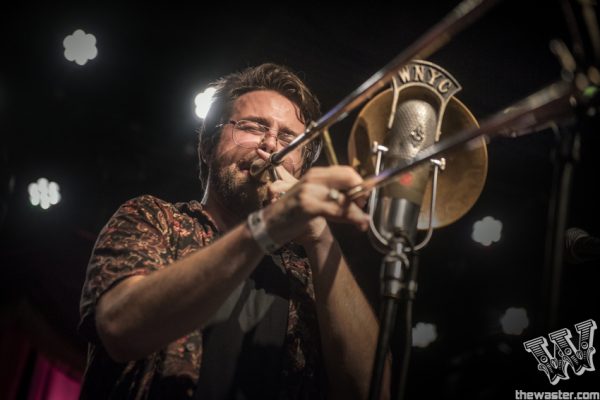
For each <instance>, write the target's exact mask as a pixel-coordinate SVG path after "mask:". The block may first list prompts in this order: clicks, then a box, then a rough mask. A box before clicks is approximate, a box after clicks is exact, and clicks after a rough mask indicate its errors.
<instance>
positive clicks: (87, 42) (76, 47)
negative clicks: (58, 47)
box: [63, 29, 98, 65]
mask: <svg viewBox="0 0 600 400" xmlns="http://www.w3.org/2000/svg"><path fill="white" fill-rule="evenodd" d="M63 46H64V48H65V58H66V59H67V60H69V61H73V62H75V63H77V64H79V65H85V63H87V62H88V61H89V60H93V59H94V58H96V56H97V55H98V49H97V48H96V37H95V36H94V35H92V34H91V33H85V32H84V31H82V30H81V29H77V30H76V31H75V32H73V34H72V35H69V36H67V37H66V38H65V40H63Z"/></svg>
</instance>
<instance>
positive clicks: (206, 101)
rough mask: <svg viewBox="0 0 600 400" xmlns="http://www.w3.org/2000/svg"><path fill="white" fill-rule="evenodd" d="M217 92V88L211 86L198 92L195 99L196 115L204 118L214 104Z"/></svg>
mask: <svg viewBox="0 0 600 400" xmlns="http://www.w3.org/2000/svg"><path fill="white" fill-rule="evenodd" d="M214 94H215V88H214V87H209V88H207V89H206V90H205V91H204V92H202V93H200V94H198V95H197V96H196V98H195V99H194V103H195V104H196V116H198V118H200V119H204V118H205V117H206V114H207V113H208V109H209V108H210V105H211V104H212V97H213V95H214Z"/></svg>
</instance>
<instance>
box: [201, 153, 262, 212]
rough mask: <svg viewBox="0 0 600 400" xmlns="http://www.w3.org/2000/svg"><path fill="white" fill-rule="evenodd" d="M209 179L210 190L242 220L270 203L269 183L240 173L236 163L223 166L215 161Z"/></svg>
mask: <svg viewBox="0 0 600 400" xmlns="http://www.w3.org/2000/svg"><path fill="white" fill-rule="evenodd" d="M209 181H210V189H209V190H211V191H213V192H214V194H216V195H217V197H218V198H219V200H220V202H221V204H222V205H223V206H225V207H226V208H228V211H229V212H231V213H232V214H234V215H235V216H236V217H237V218H238V219H240V220H243V219H244V218H246V217H247V216H248V214H250V213H251V212H253V211H256V210H258V209H259V208H262V207H264V206H266V205H267V204H268V201H269V200H268V189H267V185H266V184H265V183H263V182H261V181H260V180H258V179H254V178H253V177H251V176H248V175H242V174H239V167H238V166H237V165H236V164H231V165H228V166H226V167H223V166H220V165H218V162H216V163H213V165H212V168H211V171H210V172H209Z"/></svg>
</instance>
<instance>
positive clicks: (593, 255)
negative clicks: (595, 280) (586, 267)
mask: <svg viewBox="0 0 600 400" xmlns="http://www.w3.org/2000/svg"><path fill="white" fill-rule="evenodd" d="M564 256H565V261H566V262H568V263H569V264H581V263H585V262H588V261H594V260H600V238H597V237H593V236H590V234H589V233H587V232H586V231H584V230H583V229H580V228H569V229H567V231H566V232H565V252H564Z"/></svg>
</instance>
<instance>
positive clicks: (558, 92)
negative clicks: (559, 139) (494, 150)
mask: <svg viewBox="0 0 600 400" xmlns="http://www.w3.org/2000/svg"><path fill="white" fill-rule="evenodd" d="M574 94H575V88H574V86H573V85H572V84H571V83H568V82H565V81H559V82H556V83H554V84H551V85H549V86H547V87H545V88H544V89H542V90H540V91H538V92H536V93H534V94H532V95H530V96H528V97H526V98H525V99H523V100H521V101H519V102H517V103H516V104H514V105H513V106H511V107H509V108H507V109H506V111H503V112H499V113H497V114H494V115H493V116H491V117H489V118H487V119H485V120H484V121H483V122H482V123H481V125H480V127H479V128H470V129H466V130H463V131H461V132H459V133H458V134H456V135H453V136H451V137H450V138H448V139H446V140H443V141H440V142H438V143H435V144H433V145H432V146H430V147H428V148H426V149H425V150H423V151H421V152H420V153H419V154H417V155H416V156H415V158H414V159H413V160H412V161H410V162H408V163H406V164H404V165H398V166H396V167H393V168H389V169H387V170H384V171H383V172H381V173H380V174H378V175H373V176H371V177H368V178H366V179H365V180H364V181H363V183H362V184H361V185H358V186H355V187H354V188H352V189H350V190H349V191H348V192H347V193H346V194H347V195H348V196H349V197H350V199H352V200H354V199H356V198H358V197H360V196H361V195H363V194H364V193H366V192H368V191H370V190H372V189H374V188H376V187H380V186H383V185H385V184H388V183H391V182H392V181H393V180H394V179H396V177H397V176H398V175H400V174H402V173H404V172H406V171H407V170H409V169H411V168H413V167H415V166H417V165H420V164H422V163H424V162H426V161H428V160H429V159H430V158H432V157H436V156H440V155H441V154H442V153H444V152H446V151H448V150H450V149H452V148H454V147H456V146H459V145H461V144H464V143H467V142H469V141H471V140H473V139H476V138H477V137H479V136H483V135H485V136H487V137H488V138H491V137H492V136H495V135H505V136H513V137H514V136H520V135H523V134H527V133H531V132H532V131H534V130H535V128H536V127H539V126H543V125H545V124H547V123H548V121H553V120H556V119H561V118H565V117H567V116H572V109H573V104H571V102H572V101H573V95H574Z"/></svg>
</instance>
